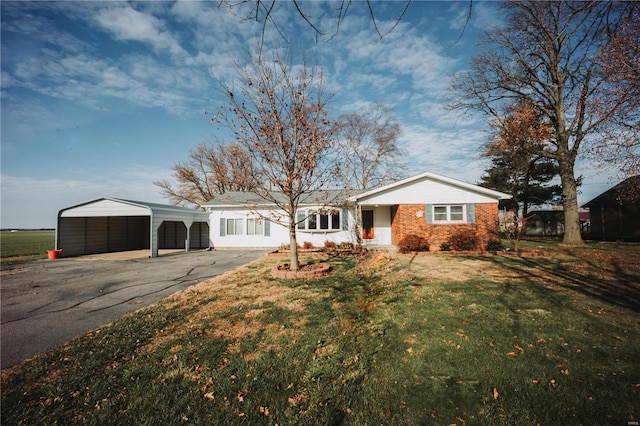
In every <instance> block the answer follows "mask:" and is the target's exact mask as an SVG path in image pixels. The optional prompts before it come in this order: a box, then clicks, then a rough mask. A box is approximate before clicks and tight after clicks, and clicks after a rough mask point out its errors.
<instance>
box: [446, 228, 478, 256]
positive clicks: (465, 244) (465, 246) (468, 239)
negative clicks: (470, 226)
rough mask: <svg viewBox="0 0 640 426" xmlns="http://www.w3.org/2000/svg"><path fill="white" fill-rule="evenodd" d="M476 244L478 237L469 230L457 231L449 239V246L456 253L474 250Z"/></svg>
mask: <svg viewBox="0 0 640 426" xmlns="http://www.w3.org/2000/svg"><path fill="white" fill-rule="evenodd" d="M478 244H479V241H478V236H477V235H476V233H475V232H474V231H471V230H464V231H458V232H456V233H455V234H453V235H451V237H449V245H450V246H451V248H452V249H453V250H457V251H466V250H475V249H477V248H478Z"/></svg>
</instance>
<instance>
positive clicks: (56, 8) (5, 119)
mask: <svg viewBox="0 0 640 426" xmlns="http://www.w3.org/2000/svg"><path fill="white" fill-rule="evenodd" d="M230 2H231V1H229V2H227V3H230ZM299 4H300V5H301V7H302V9H303V10H304V12H305V15H306V16H307V17H308V18H310V19H311V20H312V22H313V23H314V25H316V27H317V28H319V29H320V30H321V31H322V32H323V34H321V35H319V36H317V37H314V31H313V29H312V28H311V27H310V26H309V25H308V24H306V23H305V22H304V20H303V19H302V18H300V16H299V15H298V14H297V12H296V10H295V8H294V7H293V4H292V3H290V2H286V1H280V2H277V3H276V7H275V8H274V9H273V11H272V18H273V21H274V22H275V24H274V23H269V24H268V25H267V26H266V27H263V25H262V23H259V22H256V21H255V20H250V19H244V18H246V16H247V13H248V12H247V11H248V9H246V8H243V7H242V6H240V7H234V8H232V9H230V8H228V7H219V2H218V1H215V2H201V1H177V2H162V1H153V2H135V3H131V2H122V1H103V2H99V1H86V2H73V1H61V2H54V1H38V2H31V1H25V2H14V1H5V0H3V1H2V2H0V8H1V32H2V34H1V37H2V38H1V49H2V50H1V63H2V74H1V98H0V102H1V105H0V110H1V117H0V120H1V121H0V125H1V126H0V129H1V130H0V131H1V141H0V142H1V192H0V209H1V212H0V213H1V214H0V227H2V228H3V229H6V228H54V227H55V225H56V220H57V213H58V211H59V210H60V209H63V208H65V207H69V206H73V205H76V204H80V203H83V202H86V201H90V200H93V199H96V198H101V197H115V198H124V199H129V200H138V201H147V202H158V203H168V200H167V199H165V198H163V196H162V194H161V192H160V189H159V188H158V187H157V186H155V185H154V184H153V182H154V181H159V180H163V179H171V173H172V169H171V168H172V166H173V165H174V164H175V163H177V162H181V161H184V160H186V158H187V156H188V152H189V149H191V148H193V147H195V146H196V145H197V144H198V143H200V142H202V141H209V142H215V141H216V140H220V139H223V138H224V137H225V135H221V133H220V132H221V130H220V129H219V128H216V127H215V126H212V125H210V124H209V120H208V119H209V117H208V116H207V115H205V111H216V110H217V109H218V108H220V107H221V106H222V105H223V104H224V99H223V96H222V95H221V92H220V90H219V85H218V83H217V81H219V80H223V81H227V82H228V81H233V78H234V70H235V66H234V64H236V63H240V64H246V63H247V62H248V61H249V59H250V52H251V51H252V50H255V48H256V46H258V43H259V42H260V41H261V40H262V41H264V45H265V46H266V47H267V48H278V49H292V50H294V51H303V52H304V55H305V57H307V58H309V57H312V58H314V61H316V62H317V63H320V64H321V65H322V66H323V67H324V72H325V76H326V83H327V87H328V90H329V91H330V92H331V93H332V94H333V100H332V102H331V104H330V105H329V111H330V112H331V113H332V114H333V115H335V116H338V115H340V114H342V113H350V112H356V111H359V110H362V109H363V108H366V107H367V106H368V105H371V104H375V103H384V104H386V105H387V106H388V107H390V108H391V110H392V111H393V113H394V115H395V118H396V120H397V122H398V124H399V125H400V127H401V131H402V133H401V136H400V138H399V144H400V146H401V147H402V148H403V149H404V150H405V152H406V153H407V161H406V167H405V170H403V171H404V174H405V175H407V176H411V175H415V174H419V173H422V172H424V171H430V172H433V173H438V174H441V175H445V176H448V177H452V178H455V179H459V180H463V181H465V182H469V183H477V182H478V181H479V180H480V177H481V176H482V173H483V171H484V169H486V167H487V166H488V161H487V160H486V159H483V158H482V157H481V156H480V153H481V146H482V144H483V143H484V142H485V141H486V138H487V135H486V130H487V126H486V117H482V116H478V115H475V116H474V115H462V114H461V113H458V112H452V111H448V110H446V109H445V108H444V106H445V104H446V103H447V100H448V99H449V97H450V92H449V91H448V88H449V80H450V76H451V75H452V74H454V73H456V72H459V71H462V70H464V69H465V68H466V67H468V66H469V61H470V59H471V57H472V56H473V55H474V54H475V53H476V52H477V49H478V45H477V43H478V40H479V36H480V34H481V32H482V31H484V30H487V29H490V28H492V27H493V26H495V25H499V24H501V15H500V12H499V11H498V9H497V3H496V2H491V1H488V2H483V1H476V0H474V1H473V10H472V14H471V18H470V20H469V21H468V22H467V15H468V11H469V3H468V2H467V1H461V2H455V1H416V0H414V1H413V2H412V3H411V4H410V5H409V9H408V10H407V12H406V14H405V15H404V17H403V18H402V20H400V21H399V22H398V20H397V18H398V17H399V16H400V15H401V12H402V9H403V7H404V2H401V1H392V2H384V1H379V2H378V1H376V2H373V3H372V4H373V12H374V16H375V23H376V24H377V26H378V29H379V30H380V32H381V33H385V32H386V31H388V30H390V29H391V28H392V27H393V26H394V25H396V26H395V28H393V31H391V32H390V33H388V34H387V35H385V36H384V37H383V38H380V37H379V36H378V34H377V33H376V30H375V28H374V24H373V22H374V21H373V20H372V19H371V17H370V13H369V10H368V8H367V5H366V3H365V2H363V1H354V2H352V3H351V6H350V8H349V10H348V11H347V14H346V16H345V17H344V19H342V20H341V21H338V20H337V19H336V18H335V17H336V16H337V13H338V12H337V7H338V6H339V5H340V4H341V2H321V1H301V2H299ZM338 23H339V26H338ZM465 24H466V26H465ZM227 139H228V138H227ZM576 174H577V175H583V176H584V184H583V186H582V188H581V193H580V194H579V202H580V203H584V202H586V201H589V200H590V199H592V198H594V197H595V196H596V195H598V194H600V193H601V192H603V191H605V190H606V189H608V188H609V187H611V186H612V185H613V184H615V183H616V182H615V181H614V180H613V178H612V177H611V176H610V173H608V172H606V171H602V170H600V169H597V168H595V167H594V166H593V165H592V164H591V163H590V162H588V161H587V160H585V159H583V160H580V161H579V162H578V167H577V170H576Z"/></svg>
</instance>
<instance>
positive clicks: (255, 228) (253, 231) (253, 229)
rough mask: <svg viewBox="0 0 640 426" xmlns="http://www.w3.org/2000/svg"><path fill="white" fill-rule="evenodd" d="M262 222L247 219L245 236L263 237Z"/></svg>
mask: <svg viewBox="0 0 640 426" xmlns="http://www.w3.org/2000/svg"><path fill="white" fill-rule="evenodd" d="M263 234H264V221H263V220H262V219H261V218H256V219H247V235H263Z"/></svg>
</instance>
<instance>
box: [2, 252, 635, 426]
mask: <svg viewBox="0 0 640 426" xmlns="http://www.w3.org/2000/svg"><path fill="white" fill-rule="evenodd" d="M279 260H281V259H278V258H274V257H265V258H263V259H261V260H259V261H256V262H253V263H251V264H249V265H247V266H245V267H243V268H241V269H239V270H237V271H235V272H232V273H229V274H225V275H224V276H222V277H218V278H216V279H214V280H210V281H206V282H203V283H200V284H199V285H197V286H195V287H192V288H191V289H188V290H186V291H183V292H181V293H179V294H177V295H175V296H174V297H172V298H169V299H165V300H164V301H162V302H161V303H158V304H156V305H155V306H152V307H149V308H147V309H143V310H141V311H138V312H136V313H134V314H131V315H127V316H125V317H124V318H123V319H122V320H121V321H118V322H116V323H115V324H113V325H111V326H108V327H105V328H102V329H100V330H95V331H92V332H90V333H87V334H86V335H85V336H83V337H80V338H78V339H76V340H74V341H73V342H70V343H69V344H67V345H65V346H64V347H61V348H59V349H56V350H54V351H51V352H49V353H47V354H44V355H42V356H39V357H36V358H34V359H33V360H30V361H27V362H25V363H23V364H21V365H18V366H15V367H13V368H10V369H7V370H3V371H2V416H3V423H6V424H74V423H83V424H92V425H99V424H113V423H117V424H149V425H151V424H264V425H275V424H279V425H293V424H296V425H297V424H305V425H316V424H331V425H333V424H350V425H373V424H376V425H378V424H395V425H415V424H436V425H438V424H441V425H450V424H457V425H466V424H491V425H494V424H498V425H501V424H505V425H506V424H518V425H519V424H532V425H535V424H543V425H549V424H558V425H560V424H562V425H566V424H572V425H573V424H576V425H577V424H624V425H626V424H631V423H633V422H637V421H638V419H639V417H640V405H639V404H638V401H640V363H638V360H639V359H640V317H639V316H638V313H639V311H640V298H639V297H638V296H639V295H640V294H639V293H640V287H639V286H640V284H639V283H640V270H639V268H638V265H639V264H640V246H637V245H625V246H618V245H613V244H595V245H589V246H587V247H584V248H566V247H561V246H547V248H546V249H545V253H543V254H542V255H540V254H538V255H537V256H535V257H534V256H530V257H516V256H451V255H432V254H426V255H397V256H392V255H389V254H388V253H384V252H383V253H370V254H368V255H367V256H365V257H359V258H354V257H335V258H330V259H323V260H328V261H329V262H330V263H331V264H332V265H333V267H334V268H335V272H334V273H333V274H332V275H331V276H329V277H326V278H323V279H318V280H312V281H292V280H276V279H273V278H271V277H270V276H269V272H268V271H269V269H270V268H271V267H272V266H273V265H274V264H275V263H276V262H278V261H279ZM630 422H631V423H630Z"/></svg>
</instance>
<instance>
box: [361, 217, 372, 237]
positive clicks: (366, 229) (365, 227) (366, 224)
mask: <svg viewBox="0 0 640 426" xmlns="http://www.w3.org/2000/svg"><path fill="white" fill-rule="evenodd" d="M362 239H363V240H373V210H362Z"/></svg>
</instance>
